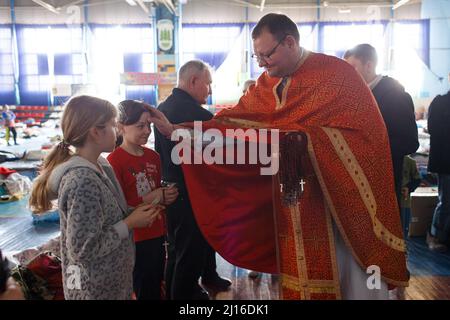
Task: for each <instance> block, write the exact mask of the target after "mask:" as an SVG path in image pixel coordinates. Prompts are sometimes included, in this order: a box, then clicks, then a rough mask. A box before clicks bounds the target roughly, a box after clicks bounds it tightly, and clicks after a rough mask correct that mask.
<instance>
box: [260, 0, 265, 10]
mask: <svg viewBox="0 0 450 320" xmlns="http://www.w3.org/2000/svg"><path fill="white" fill-rule="evenodd" d="M265 4H266V0H261V6H260V9H259V10H260V11H261V12H262V11H264V5H265Z"/></svg>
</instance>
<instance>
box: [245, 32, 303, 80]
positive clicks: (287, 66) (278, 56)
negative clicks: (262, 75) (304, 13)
mask: <svg viewBox="0 0 450 320" xmlns="http://www.w3.org/2000/svg"><path fill="white" fill-rule="evenodd" d="M288 37H290V36H285V37H284V38H282V39H277V38H275V37H274V35H272V34H271V33H270V32H269V31H268V30H263V31H262V32H261V34H260V35H259V36H258V37H257V38H256V39H253V57H254V58H255V59H256V60H257V61H258V64H259V66H260V67H263V68H264V69H266V71H267V73H268V74H269V76H271V77H278V78H281V77H285V76H288V75H290V74H291V73H292V72H293V71H295V70H291V69H293V66H291V60H292V59H291V56H292V50H291V46H290V45H288V40H290V39H288Z"/></svg>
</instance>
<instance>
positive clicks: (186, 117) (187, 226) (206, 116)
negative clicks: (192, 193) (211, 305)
mask: <svg viewBox="0 0 450 320" xmlns="http://www.w3.org/2000/svg"><path fill="white" fill-rule="evenodd" d="M211 82H212V80H211V72H210V70H209V66H208V65H207V64H205V63H204V62H203V61H200V60H191V61H189V62H187V63H185V64H184V65H183V66H182V67H181V68H180V70H179V73H178V85H177V87H176V88H174V89H173V91H172V94H171V95H170V96H169V97H168V98H167V99H166V100H165V101H164V102H162V103H161V104H160V105H159V107H158V110H160V111H161V112H162V113H164V115H165V116H166V117H167V118H168V119H169V120H170V121H171V122H172V123H183V122H192V121H207V120H210V119H211V118H212V117H213V115H212V113H211V112H209V111H207V110H206V109H204V108H202V106H201V105H202V104H205V103H206V102H207V99H208V96H209V95H210V94H211ZM174 146H175V142H173V141H171V140H169V139H167V138H165V137H164V136H163V135H161V133H160V132H159V131H158V130H157V129H155V147H156V151H158V153H159V154H160V156H161V163H162V177H163V180H164V181H166V182H168V183H176V185H177V187H178V190H179V193H180V195H179V196H178V198H177V200H176V201H175V202H174V203H173V204H172V205H170V206H168V207H167V211H166V212H167V230H168V238H169V259H168V263H167V270H166V288H167V289H166V290H167V297H168V298H169V299H174V300H180V299H183V300H186V299H187V300H190V299H193V300H203V299H208V294H207V293H206V292H205V291H204V290H203V289H202V288H201V287H200V286H199V285H198V280H199V277H200V276H201V277H202V283H203V284H204V285H206V286H208V287H211V288H214V289H216V290H219V291H220V290H226V289H227V288H228V287H229V286H230V285H231V282H230V281H229V280H227V279H223V278H220V277H219V275H218V274H217V272H216V261H215V252H214V251H213V249H212V248H211V247H210V246H209V244H208V243H207V242H206V240H205V239H204V237H203V235H202V233H201V232H200V229H199V228H198V225H197V222H196V220H195V217H194V213H193V211H192V207H191V203H190V201H189V196H188V193H187V190H186V184H185V180H184V176H183V171H182V169H181V166H180V165H176V164H174V163H173V162H172V159H171V153H172V149H173V147H174Z"/></svg>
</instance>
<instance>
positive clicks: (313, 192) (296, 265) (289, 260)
mask: <svg viewBox="0 0 450 320" xmlns="http://www.w3.org/2000/svg"><path fill="white" fill-rule="evenodd" d="M280 82H281V79H278V78H270V77H269V76H268V75H267V74H266V73H264V74H263V75H261V77H260V78H259V79H258V80H257V84H256V86H253V87H251V88H250V91H248V92H247V94H246V95H245V96H243V97H242V98H241V99H240V101H239V103H238V105H237V106H235V107H234V108H232V109H229V110H224V111H222V112H220V113H219V114H218V115H217V116H216V117H215V118H214V119H213V120H211V121H209V122H207V123H204V129H207V128H220V129H222V131H224V130H225V129H226V128H236V127H240V128H275V129H280V130H282V131H298V132H304V133H305V134H306V135H307V136H308V154H307V155H305V157H304V158H303V159H302V161H303V163H304V167H305V175H306V176H305V179H306V186H305V192H304V194H303V196H302V198H301V199H300V201H299V205H298V206H296V207H295V206H294V207H289V208H287V207H284V206H283V205H282V204H281V201H280V196H281V194H280V192H279V185H278V181H276V179H277V177H274V181H273V182H274V183H273V187H272V193H271V194H270V192H269V190H268V187H266V188H264V187H263V186H262V185H261V184H262V183H266V184H271V183H270V181H269V180H268V179H267V180H264V181H263V180H262V177H261V176H260V177H253V176H252V174H251V172H249V173H248V174H249V176H248V177H246V176H245V175H244V173H243V172H244V171H245V170H246V168H243V167H242V166H241V167H239V166H236V167H235V168H233V167H230V166H221V165H210V166H205V165H203V166H202V165H184V166H183V170H184V172H185V175H186V181H187V185H188V190H189V196H190V198H191V202H192V205H193V208H194V212H195V214H196V218H197V220H198V222H199V225H200V227H201V229H202V231H203V233H204V235H205V237H206V238H207V239H208V241H210V243H211V244H212V245H213V247H214V248H215V249H216V250H217V251H218V252H219V253H221V254H222V253H223V254H224V257H225V258H227V259H228V260H229V261H230V262H233V263H234V261H236V262H237V263H236V264H237V265H240V266H244V267H246V268H249V269H255V270H259V271H267V270H274V269H276V270H278V271H279V272H280V273H281V274H282V279H283V280H282V287H283V290H282V297H283V298H285V299H289V298H293V299H325V298H331V299H335V298H339V297H340V288H339V281H338V270H337V266H336V257H335V246H334V236H333V224H332V222H334V224H335V225H336V227H337V229H338V230H339V232H340V234H341V236H342V238H343V239H344V241H345V243H346V245H347V246H348V248H349V250H350V251H351V253H352V254H353V256H354V258H355V260H356V261H357V262H358V263H359V264H360V266H361V268H362V269H363V270H366V268H367V267H369V266H371V265H377V266H379V267H380V270H381V275H382V277H383V279H384V280H385V281H387V282H388V283H390V284H393V285H400V286H405V285H407V281H408V276H407V270H406V259H405V244H404V241H403V235H402V231H401V225H400V217H399V214H398V208H397V202H396V199H395V192H394V179H393V173H392V163H391V157H390V150H389V141H388V136H387V131H386V128H385V125H384V122H383V119H382V117H381V115H380V113H379V110H378V108H377V105H376V102H375V100H374V98H373V96H372V94H371V92H370V90H369V89H368V87H367V86H366V84H365V83H364V81H363V80H362V78H361V77H360V76H359V75H358V74H357V73H356V71H355V70H354V69H353V68H352V67H351V66H350V65H348V64H347V63H346V62H344V61H342V60H340V59H337V58H334V57H330V56H326V55H322V54H315V53H312V54H310V55H309V56H308V57H307V58H306V60H305V61H304V62H303V64H302V65H301V67H300V68H299V69H298V70H297V71H296V72H295V73H294V74H293V75H292V76H291V77H289V78H288V80H287V83H286V86H285V88H284V90H283V94H282V97H281V99H279V98H278V96H277V95H276V87H277V85H278V84H279V83H280ZM293 152H295V151H293ZM224 167H226V169H224ZM203 171H208V172H206V173H205V172H203ZM236 172H238V173H236ZM253 174H254V175H255V176H257V175H258V174H257V172H256V171H255V172H253ZM244 179H245V180H244ZM247 179H249V180H248V181H247ZM250 179H254V180H250ZM236 180H237V181H236ZM241 186H243V187H241ZM251 190H253V192H252V191H251ZM262 190H265V192H263V191H262ZM269 194H270V195H269ZM268 198H270V199H271V200H272V199H273V208H274V210H272V211H273V212H274V213H275V218H274V219H273V220H272V223H270V219H268V218H267V220H265V222H264V223H262V221H255V220H253V219H251V218H250V217H251V216H252V214H257V215H262V213H261V212H258V213H255V212H257V211H258V208H259V207H260V205H261V204H262V203H265V202H267V201H268ZM247 199H248V200H247ZM269 207H270V206H269V205H268V204H267V206H266V208H269ZM266 215H267V217H268V216H270V214H269V213H267V214H266ZM274 230H275V231H274ZM273 232H275V234H276V236H275V242H276V245H275V252H274V253H273V254H267V256H268V257H270V258H268V260H267V263H266V264H265V265H264V266H265V268H264V270H263V269H262V268H259V265H258V264H259V263H260V261H261V260H262V255H261V252H266V253H269V251H270V250H272V249H273V244H271V243H269V237H268V238H267V239H265V240H267V242H264V241H262V238H261V234H268V235H270V236H272V233H273ZM234 238H237V239H239V241H238V242H239V243H235V242H233V243H232V242H231V241H232V240H230V239H234ZM244 246H245V248H247V251H246V250H244ZM242 256H244V257H245V259H242V258H241V257H242ZM274 256H275V257H276V258H277V259H275V260H273V259H272V257H274ZM252 259H253V261H254V262H255V263H251V261H250V260H252ZM269 259H270V260H269ZM269 263H271V264H273V266H270V265H269Z"/></svg>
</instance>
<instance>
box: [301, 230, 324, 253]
mask: <svg viewBox="0 0 450 320" xmlns="http://www.w3.org/2000/svg"><path fill="white" fill-rule="evenodd" d="M303 240H304V241H313V243H314V249H315V250H316V251H319V242H321V241H322V242H327V241H328V239H326V238H317V235H316V234H315V233H314V234H313V237H312V238H304V239H303Z"/></svg>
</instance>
